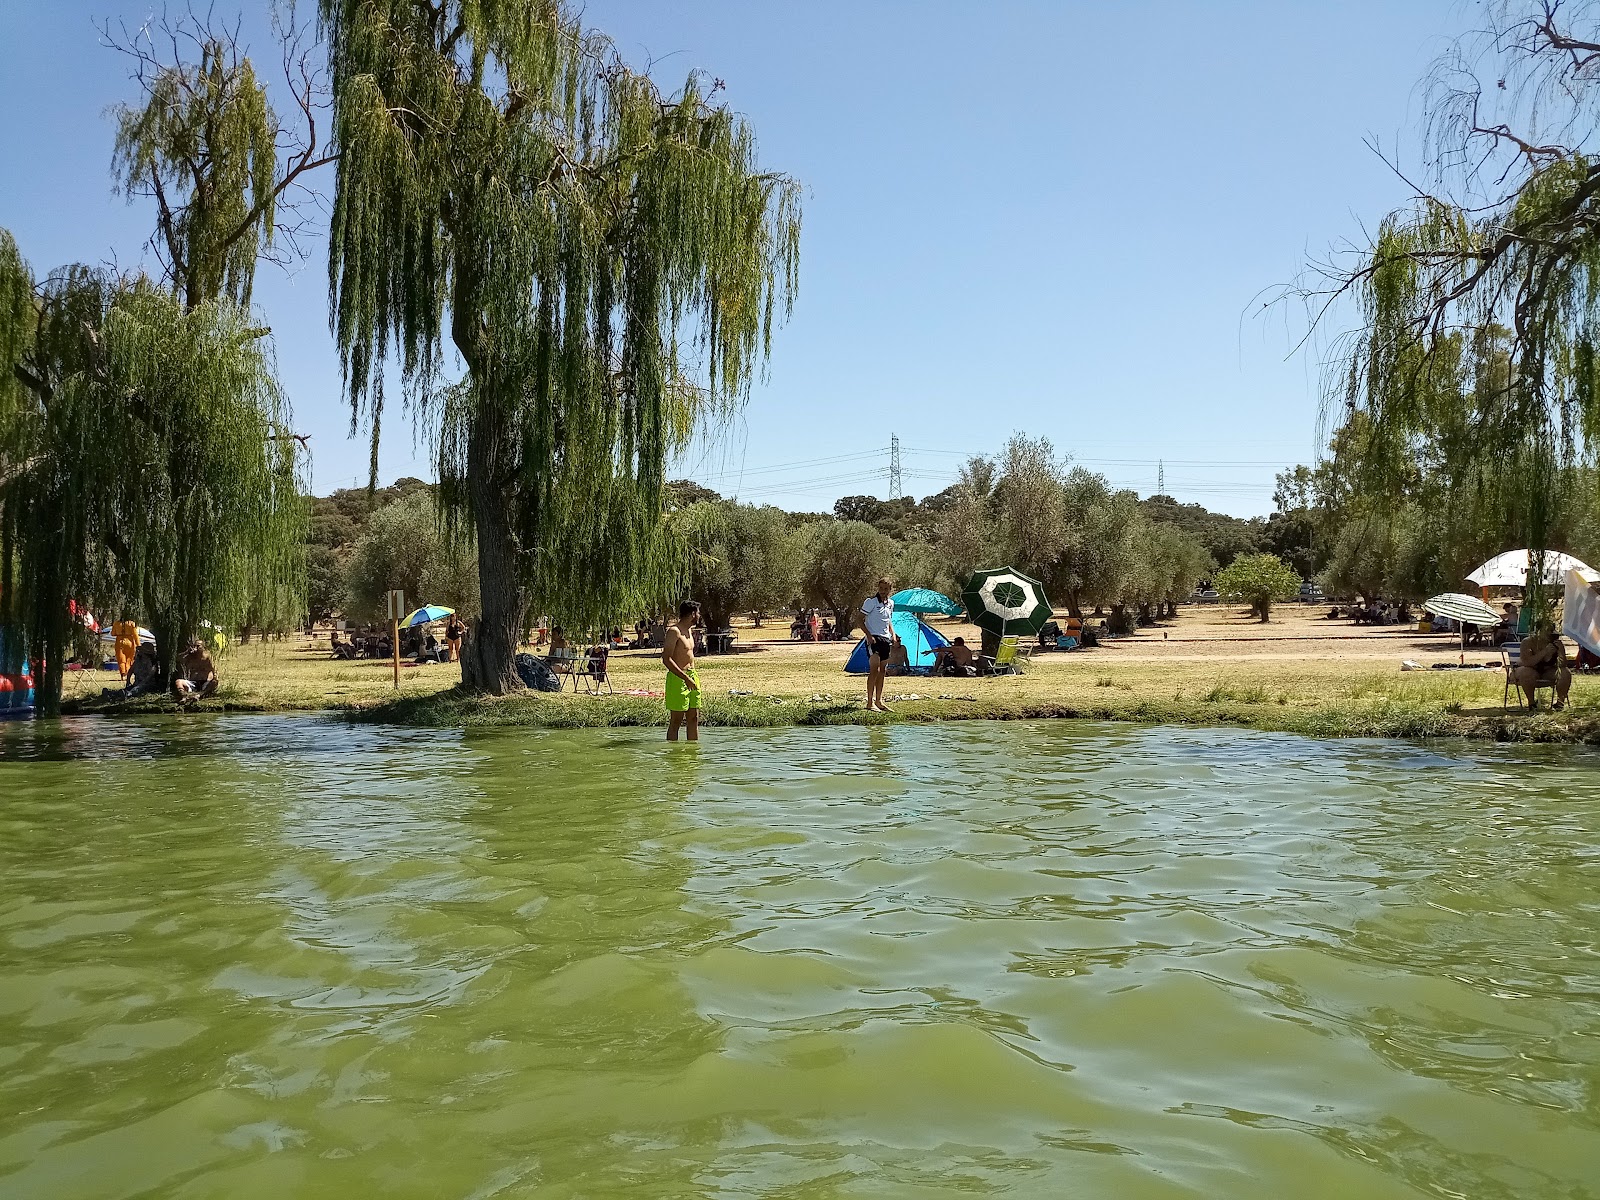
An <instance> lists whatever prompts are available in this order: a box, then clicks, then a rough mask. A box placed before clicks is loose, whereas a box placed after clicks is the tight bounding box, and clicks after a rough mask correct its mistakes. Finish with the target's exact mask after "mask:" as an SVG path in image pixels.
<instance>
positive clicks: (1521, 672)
mask: <svg viewBox="0 0 1600 1200" xmlns="http://www.w3.org/2000/svg"><path fill="white" fill-rule="evenodd" d="M1516 684H1517V686H1518V687H1519V688H1521V689H1522V692H1523V694H1524V695H1525V696H1527V698H1528V708H1529V710H1530V711H1531V710H1532V709H1533V708H1535V707H1536V703H1535V700H1534V696H1535V695H1536V692H1535V689H1537V688H1541V687H1554V689H1555V693H1556V698H1555V702H1554V703H1553V704H1552V705H1551V706H1550V707H1551V710H1552V711H1554V712H1560V711H1561V710H1562V709H1563V708H1565V707H1566V706H1567V692H1568V691H1570V690H1571V688H1572V672H1571V671H1570V670H1568V669H1567V647H1566V645H1565V644H1564V643H1563V642H1562V640H1561V639H1560V637H1558V636H1557V635H1556V627H1555V624H1554V623H1553V622H1552V621H1550V620H1549V619H1548V618H1546V619H1544V620H1541V621H1540V622H1539V623H1538V624H1537V625H1535V626H1534V630H1533V633H1532V634H1530V635H1529V636H1528V637H1527V638H1525V639H1523V642H1522V654H1521V659H1520V661H1519V664H1518V666H1517V674H1516Z"/></svg>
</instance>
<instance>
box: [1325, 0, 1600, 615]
mask: <svg viewBox="0 0 1600 1200" xmlns="http://www.w3.org/2000/svg"><path fill="white" fill-rule="evenodd" d="M1597 46H1600V6H1597V5H1596V4H1594V3H1592V2H1588V0H1512V2H1507V3H1502V4H1495V5H1490V6H1487V8H1486V11H1485V24H1484V26H1483V27H1482V29H1481V30H1480V31H1478V32H1475V33H1473V34H1471V35H1469V36H1468V37H1466V38H1464V39H1461V40H1460V41H1458V42H1457V43H1456V44H1454V45H1452V46H1451V47H1450V48H1449V49H1448V50H1447V51H1446V52H1445V54H1443V55H1442V56H1441V58H1440V60H1439V63H1438V65H1437V67H1436V69H1435V71H1434V72H1433V73H1432V75H1431V77H1430V79H1429V80H1428V83H1427V89H1426V95H1427V97H1428V111H1427V114H1426V128H1427V129H1428V132H1429V141H1428V144H1427V146H1426V151H1425V156H1426V161H1428V162H1430V163H1432V164H1434V165H1436V166H1437V167H1438V168H1439V169H1438V172H1437V176H1436V178H1435V179H1434V180H1431V181H1425V182H1424V183H1423V184H1422V185H1421V186H1419V187H1418V188H1417V190H1416V194H1415V195H1414V197H1413V198H1412V200H1411V201H1410V203H1408V204H1407V205H1406V206H1404V207H1402V208H1400V209H1398V210H1396V211H1394V212H1392V213H1390V214H1389V215H1388V216H1387V217H1386V218H1384V219H1383V220H1382V221H1381V222H1380V223H1379V224H1378V226H1377V233H1376V236H1375V237H1374V238H1373V239H1372V241H1371V243H1370V245H1369V246H1367V247H1366V248H1365V249H1364V251H1363V252H1362V253H1361V254H1360V255H1359V256H1357V257H1356V258H1355V260H1354V261H1353V262H1352V263H1347V262H1346V261H1344V260H1340V261H1336V262H1333V263H1327V264H1322V265H1319V266H1317V267H1315V268H1314V269H1313V270H1312V271H1311V272H1310V273H1309V280H1308V282H1306V283H1305V285H1304V286H1302V287H1301V288H1299V289H1297V290H1298V292H1299V294H1300V295H1301V296H1302V297H1303V298H1305V299H1307V300H1310V301H1311V302H1312V304H1313V305H1314V311H1316V312H1317V313H1324V312H1327V311H1329V308H1330V303H1331V302H1332V301H1334V300H1335V299H1339V298H1344V297H1348V298H1350V299H1352V300H1353V301H1354V302H1355V306H1356V308H1357V310H1358V312H1359V315H1360V328H1359V329H1358V330H1357V331H1356V333H1355V335H1354V336H1353V337H1352V338H1350V339H1348V340H1347V341H1346V343H1345V344H1346V346H1347V353H1345V354H1343V355H1341V356H1339V358H1338V360H1337V361H1336V362H1334V363H1333V364H1332V370H1331V373H1330V376H1329V384H1330V386H1329V393H1330V397H1329V398H1330V402H1332V403H1338V404H1339V405H1340V406H1341V408H1342V409H1343V411H1344V412H1346V413H1347V414H1349V415H1350V418H1351V419H1359V420H1360V421H1361V422H1363V424H1364V431H1365V434H1366V436H1365V437H1363V438H1362V439H1361V442H1360V444H1359V445H1358V446H1357V447H1356V448H1355V450H1356V452H1355V455H1354V457H1355V460H1356V462H1355V465H1356V466H1358V467H1359V474H1360V476H1361V479H1360V483H1359V487H1360V490H1361V491H1362V492H1364V493H1365V494H1366V495H1368V496H1371V497H1375V498H1377V497H1384V498H1388V499H1389V500H1391V502H1392V501H1393V500H1394V499H1395V498H1397V497H1398V496H1399V495H1402V494H1405V493H1406V491H1407V489H1408V486H1409V483H1410V479H1411V477H1412V476H1413V474H1414V472H1415V471H1416V469H1417V466H1418V464H1422V465H1423V466H1424V468H1425V469H1427V471H1428V473H1430V474H1433V473H1437V474H1438V476H1439V478H1440V480H1441V482H1442V483H1443V484H1444V485H1445V490H1446V491H1449V492H1456V493H1459V494H1462V495H1468V494H1473V493H1476V494H1477V495H1481V496H1485V497H1487V499H1488V503H1487V504H1486V505H1484V506H1483V509H1482V511H1485V512H1487V511H1492V510H1493V509H1495V508H1499V509H1501V510H1502V511H1508V514H1509V513H1514V517H1513V520H1512V523H1513V524H1514V526H1515V527H1516V530H1517V533H1518V536H1519V537H1521V538H1522V539H1523V540H1522V542H1521V544H1524V545H1527V546H1529V547H1530V548H1531V549H1533V550H1534V552H1535V555H1536V557H1537V556H1538V555H1542V554H1543V552H1544V551H1546V550H1548V549H1553V548H1555V542H1556V541H1557V539H1558V537H1559V534H1560V530H1561V529H1562V527H1563V526H1564V525H1565V524H1566V523H1567V521H1568V520H1569V518H1570V514H1571V513H1572V511H1573V510H1574V507H1575V506H1576V505H1579V504H1580V503H1581V499H1580V498H1579V497H1577V496H1575V495H1574V494H1573V493H1571V492H1570V491H1568V490H1567V489H1566V487H1565V486H1564V483H1565V481H1567V480H1569V479H1571V478H1572V477H1573V475H1572V472H1573V471H1574V470H1575V469H1576V468H1578V467H1580V466H1583V465H1585V464H1587V463H1588V462H1591V461H1592V460H1593V457H1594V454H1595V452H1596V450H1597V449H1600V446H1597V443H1596V430H1600V387H1596V382H1597V379H1600V375H1597V366H1596V364H1597V361H1600V359H1597V354H1596V350H1597V346H1600V275H1597V272H1596V268H1597V264H1600V160H1597V159H1596V158H1595V156H1594V154H1593V152H1592V148H1591V145H1590V143H1591V141H1592V139H1593V135H1594V132H1595V130H1596V127H1597V117H1600V108H1597V104H1600V75H1597V73H1596V71H1595V66H1596V65H1597V63H1600V57H1597V54H1600V51H1597V49H1596V47H1597ZM1347 423H1348V422H1347ZM1503 532H1506V533H1509V532H1510V530H1505V531H1503ZM1464 540H1465V539H1463V541H1464ZM1448 569H1452V570H1453V568H1448ZM1535 577H1536V578H1537V575H1536V576H1535ZM1542 590H1543V589H1542V588H1541V587H1538V586H1535V587H1534V588H1533V589H1531V594H1530V597H1529V599H1530V601H1532V602H1534V603H1536V604H1537V603H1541V602H1542V597H1541V595H1540V593H1541V592H1542Z"/></svg>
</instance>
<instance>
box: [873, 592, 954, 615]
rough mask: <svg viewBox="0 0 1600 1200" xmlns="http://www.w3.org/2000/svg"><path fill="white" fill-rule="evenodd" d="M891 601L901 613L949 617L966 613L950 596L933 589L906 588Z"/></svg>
mask: <svg viewBox="0 0 1600 1200" xmlns="http://www.w3.org/2000/svg"><path fill="white" fill-rule="evenodd" d="M889 599H891V600H893V601H894V606H895V607H896V608H897V609H899V610H900V611H901V612H914V613H942V614H944V615H945V616H947V617H959V616H960V615H961V614H962V612H963V611H965V610H964V609H962V607H961V605H960V604H958V603H957V602H956V601H954V600H952V599H950V597H949V596H945V595H941V594H940V593H939V592H936V591H934V590H933V589H932V588H906V590H905V591H903V592H896V593H895V594H894V595H893V596H890V597H889Z"/></svg>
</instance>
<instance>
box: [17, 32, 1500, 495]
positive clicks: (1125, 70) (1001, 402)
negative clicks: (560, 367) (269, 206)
mask: <svg viewBox="0 0 1600 1200" xmlns="http://www.w3.org/2000/svg"><path fill="white" fill-rule="evenodd" d="M6 7H7V8H9V9H11V15H12V18H13V19H12V20H10V21H8V22H7V34H8V37H7V40H6V43H5V45H4V47H3V48H0V111H3V112H5V113H6V114H7V118H6V120H5V121H4V122H3V123H0V163H4V164H5V167H4V170H0V225H4V226H6V227H8V228H10V229H11V230H12V232H13V233H14V234H15V235H16V238H17V240H18V242H19V244H20V245H21V248H22V250H23V253H24V254H25V255H26V256H27V257H28V258H29V260H30V261H31V262H32V263H33V264H34V267H35V269H36V270H40V271H42V270H44V269H47V268H49V267H52V266H55V265H57V264H60V263H64V262H68V261H74V260H77V261H91V262H98V261H110V260H113V259H115V260H116V261H118V262H120V263H122V264H123V265H131V264H133V263H135V262H137V261H138V259H139V256H140V253H141V246H142V243H143V240H144V238H145V236H146V235H147V234H148V232H149V228H150V224H151V221H150V214H149V212H148V211H147V210H145V209H144V208H142V207H140V206H137V205H136V206H133V207H129V206H126V205H125V204H124V203H123V202H122V201H121V200H119V199H117V198H116V197H115V196H114V195H113V194H112V192H111V186H110V178H109V175H108V173H107V167H108V163H109V159H110V151H111V138H112V129H111V123H110V121H109V119H108V118H107V116H106V115H105V110H106V108H107V107H108V106H109V105H111V104H114V103H116V102H117V101H119V100H122V99H127V98H131V96H132V92H131V85H130V84H129V83H128V82H127V80H126V77H125V70H124V65H123V62H122V60H121V59H120V57H119V56H118V55H117V54H115V53H114V52H113V51H111V50H108V49H104V48H102V47H101V46H100V45H99V43H98V35H97V32H96V29H95V27H94V24H93V21H94V19H95V18H102V17H108V16H109V17H113V18H117V17H120V18H124V19H127V20H128V21H130V22H131V23H132V22H137V21H139V20H141V19H142V18H143V17H144V16H145V15H146V14H147V13H148V11H149V8H150V6H149V5H148V4H133V3H126V2H123V0H50V2H48V3H46V2H42V0H39V2H29V0H11V2H10V3H9V4H7V5H6ZM244 7H248V8H249V9H250V10H251V19H250V21H249V22H248V23H247V31H249V32H250V34H251V36H252V39H253V42H254V47H255V49H256V50H257V52H258V57H260V58H262V59H265V60H267V63H270V64H273V65H275V63H276V52H275V50H274V49H273V48H272V47H271V45H270V43H269V42H268V39H267V37H266V35H265V23H264V21H262V20H261V18H260V12H261V11H262V10H263V8H264V5H263V3H262V0H250V2H249V3H247V4H246V5H245V6H244ZM229 8H230V6H229V3H228V0H217V9H218V11H219V12H223V11H228V10H229ZM302 8H303V9H309V8H310V4H309V3H308V2H307V0H302ZM1475 9H1476V6H1475V5H1468V6H1464V7H1457V6H1454V5H1446V4H1440V3H1437V0H1435V2H1432V3H1428V2H1423V0H1354V2H1352V0H1341V2H1340V3H1332V2H1324V3H1316V4H1313V3H1283V2H1282V0H1272V2H1268V0H1258V2H1245V0H1237V2H1224V0H1209V2H1207V3H1197V2H1194V0H1187V2H1182V0H1173V2H1167V3H1118V4H1105V3H1065V2H1048V0H1037V2H1033V3H1024V2H1021V0H986V2H985V3H982V4H972V3H958V2H957V0H926V2H922V3H913V2H911V0H894V2H890V0H853V2H850V3H843V2H836V0H807V2H806V3H804V4H798V3H791V4H779V3H752V2H750V0H589V3H588V5H587V12H588V17H589V20H590V23H591V24H593V25H596V26H598V27H599V28H601V29H603V30H605V31H606V32H608V33H609V34H611V35H612V36H613V37H614V38H615V39H616V40H617V42H618V43H619V45H620V46H621V48H622V49H623V51H624V53H625V54H626V55H627V56H628V57H629V58H630V59H631V60H632V61H634V62H635V63H636V64H637V63H641V62H643V61H645V60H646V59H651V60H654V62H655V64H656V73H657V76H658V78H660V79H661V80H662V81H663V82H664V83H675V82H676V81H677V79H678V78H679V77H681V76H682V75H683V74H685V73H686V72H687V71H688V69H689V68H691V67H702V68H704V69H706V70H708V71H710V72H712V73H713V74H714V75H716V76H718V77H720V78H722V79H724V80H725V81H726V82H727V88H728V93H727V94H728V96H729V97H730V98H731V100H732V102H733V104H734V105H735V106H736V107H738V108H739V109H740V110H741V111H743V112H744V113H746V114H747V115H748V116H749V117H750V119H751V120H752V121H753V122H754V124H755V127H756V129H757V131H758V134H759V137H760V141H761V148H762V157H763V161H764V163H765V165H767V166H768V167H771V168H775V169H781V170H785V171H788V172H789V173H791V174H793V175H794V176H796V177H797V178H799V179H800V180H801V182H802V183H803V184H804V186H805V188H806V192H807V200H806V209H805V233H804V238H803V245H802V266H801V285H800V296H799V303H798V305H797V308H796V311H795V314H794V319H793V320H792V322H791V323H790V324H789V326H788V327H787V328H785V329H784V330H782V331H781V332H780V334H779V336H778V338H777V342H776V348H775V352H774V354H773V358H772V363H771V372H770V380H769V381H768V382H767V383H765V384H763V385H758V387H757V389H756V391H755V393H754V395H753V397H752V400H751V404H750V406H749V408H748V410H747V411H746V413H745V414H744V416H743V418H742V419H741V420H740V421H739V423H738V424H737V425H736V427H735V428H733V429H731V430H730V431H728V433H727V435H726V436H725V437H724V438H723V439H722V441H721V443H720V444H719V445H718V446H717V447H716V448H715V449H714V450H712V451H710V452H708V453H705V454H703V455H701V456H699V457H698V459H697V460H696V461H695V462H692V463H690V464H687V465H686V468H685V470H686V473H690V474H693V475H695V476H696V477H697V478H700V479H702V480H703V481H704V482H707V483H709V484H710V485H711V486H713V487H716V488H718V489H719V490H721V491H723V492H725V493H730V494H733V493H736V494H739V495H740V496H742V497H745V498H748V499H751V500H756V501H761V502H770V503H776V504H781V505H783V506H785V507H788V508H801V509H811V510H822V509H826V508H828V507H829V506H831V504H832V502H833V500H834V499H835V498H836V497H838V496H839V495H844V494H850V493H856V492H868V493H873V494H877V495H886V494H887V480H886V474H887V472H886V468H887V461H888V456H887V453H886V449H885V448H886V447H887V446H888V444H889V439H890V435H891V433H898V434H899V436H900V439H901V442H902V444H903V445H904V446H905V447H906V453H905V456H904V462H905V471H906V481H905V482H906V490H907V491H908V492H910V493H912V494H914V495H919V496H920V495H923V494H925V493H928V492H932V491H937V490H938V489H939V488H941V487H943V486H944V485H945V484H946V483H948V482H949V481H950V480H951V479H952V478H953V476H954V471H955V467H956V464H957V463H958V462H959V459H960V455H961V454H962V453H963V452H971V451H993V450H994V449H996V448H998V447H999V445H1000V444H1001V443H1003V442H1004V441H1005V439H1006V438H1007V437H1008V436H1009V435H1010V434H1011V433H1012V431H1014V430H1024V431H1027V432H1029V433H1034V434H1040V433H1042V434H1045V435H1047V436H1049V437H1050V438H1051V440H1052V441H1053V442H1054V443H1055V444H1056V446H1057V447H1058V448H1059V449H1060V450H1062V451H1064V452H1066V453H1070V454H1071V455H1072V456H1073V457H1074V458H1075V459H1076V460H1078V461H1080V462H1083V463H1085V464H1086V465H1089V466H1091V467H1094V468H1095V469H1098V470H1101V471H1103V472H1104V473H1105V474H1106V475H1107V476H1108V477H1109V478H1110V479H1111V480H1112V481H1113V482H1114V483H1118V484H1121V485H1124V486H1130V487H1134V488H1136V489H1137V490H1138V491H1140V492H1141V493H1149V492H1152V491H1154V490H1155V483H1156V465H1155V464H1156V462H1157V460H1161V459H1164V460H1165V461H1166V464H1167V466H1166V480H1167V491H1168V492H1170V493H1172V494H1174V495H1175V496H1177V497H1178V498H1179V499H1180V500H1195V501H1199V502H1201V503H1204V504H1206V505H1207V506H1208V507H1212V508H1218V509H1222V510H1224V511H1227V512H1233V513H1237V514H1240V515H1251V514H1256V513H1265V512H1268V511H1270V510H1271V507H1272V503H1271V491H1272V475H1273V472H1274V471H1275V470H1276V469H1279V468H1280V467H1282V466H1286V465H1290V464H1292V463H1295V462H1301V461H1310V460H1311V458H1312V457H1313V456H1314V455H1315V453H1316V451H1317V448H1318V441H1317V429H1318V420H1317V416H1318V410H1319V403H1318V392H1319V384H1318V373H1317V366H1316V364H1315V362H1313V361H1311V360H1310V359H1308V358H1307V357H1306V356H1304V355H1301V356H1297V357H1293V358H1290V357H1287V355H1288V351H1289V348H1290V345H1291V343H1292V341H1293V340H1294V337H1295V336H1296V335H1298V333H1299V332H1300V326H1299V324H1298V323H1297V322H1298V319H1299V318H1298V314H1297V313H1292V312H1291V313H1285V314H1280V315H1279V316H1277V317H1276V318H1274V319H1271V320H1268V321H1261V320H1258V319H1255V318H1252V317H1250V316H1248V315H1247V310H1248V309H1250V308H1251V305H1252V298H1253V297H1256V296H1257V295H1258V293H1260V292H1261V291H1262V290H1263V289H1268V288H1271V287H1272V286H1273V285H1275V284H1279V283H1282V282H1284V281H1285V280H1288V279H1290V278H1291V277H1292V276H1293V275H1294V274H1295V273H1296V271H1297V270H1298V269H1299V266H1300V264H1301V263H1302V262H1303V261H1304V259H1305V258H1306V256H1307V255H1308V254H1317V253H1319V252H1321V251H1323V250H1325V249H1326V247H1327V246H1328V245H1329V244H1330V243H1333V242H1335V241H1338V240H1340V239H1343V238H1347V237H1351V236H1354V235H1356V234H1358V232H1359V230H1360V226H1361V223H1362V222H1365V223H1367V224H1369V225H1370V224H1371V223H1373V222H1375V220H1376V219H1377V218H1378V217H1379V216H1381V215H1382V213H1384V212H1385V211H1387V210H1388V209H1390V208H1392V207H1393V206H1395V205H1396V204H1397V203H1399V202H1401V201H1402V200H1403V199H1404V189H1403V186H1402V185H1401V184H1400V183H1399V182H1398V181H1397V180H1396V179H1395V178H1394V177H1393V176H1392V175H1391V174H1390V173H1389V172H1388V170H1387V169H1386V168H1385V167H1384V166H1383V164H1382V163H1381V162H1380V161H1378V159H1377V158H1376V157H1375V156H1374V155H1373V154H1372V153H1371V152H1370V151H1368V150H1367V149H1366V148H1365V146H1364V145H1363V141H1362V140H1363V138H1364V137H1365V136H1367V135H1369V134H1370V135H1375V136H1376V137H1378V138H1379V139H1380V140H1381V141H1382V142H1383V143H1384V144H1385V145H1386V146H1395V145H1398V146H1399V148H1400V151H1401V153H1402V154H1403V155H1406V156H1410V157H1412V158H1414V147H1415V144H1416V136H1415V134H1416V126H1417V111H1416V93H1415V86H1416V82H1417V80H1418V78H1419V77H1420V76H1421V74H1422V73H1423V71H1424V70H1425V69H1426V67H1427V65H1428V63H1429V62H1430V61H1431V60H1432V59H1433V57H1434V56H1435V55H1436V54H1437V53H1438V52H1439V51H1440V50H1441V49H1442V48H1443V45H1444V42H1445V39H1446V38H1448V37H1449V36H1450V35H1452V34H1454V33H1455V32H1456V31H1457V30H1458V29H1459V28H1460V27H1461V25H1462V23H1463V22H1464V21H1466V20H1468V19H1469V18H1470V16H1471V15H1472V13H1473V12H1474V11H1475ZM24 14H25V15H24ZM323 182H324V183H325V184H326V183H331V179H325V180H324V181H323ZM321 255H322V245H321V243H320V242H318V243H315V244H314V245H313V257H312V259H311V261H309V262H308V263H306V265H305V266H304V267H303V268H302V269H301V270H299V271H298V273H296V274H294V275H293V276H290V277H286V276H285V275H283V274H282V273H281V272H279V271H277V270H276V269H275V268H271V267H268V268H264V269H263V274H262V278H261V282H260V283H259V285H258V288H257V300H258V303H259V304H260V305H261V307H262V308H263V310H264V312H265V314H266V316H267V318H268V320H269V321H270V323H271V324H272V326H273V328H274V331H275V334H276V339H277V350H278V357H279V362H280V367H281V371H282V375H283V377H284V380H285V382H286V384H287V385H288V387H289V390H290V394H291V396H292V398H293V401H294V405H295V412H296V424H297V425H298V427H299V428H300V429H302V430H303V431H305V432H308V433H310V434H312V435H313V440H312V443H311V444H312V449H313V452H314V456H315V457H314V463H315V466H314V473H315V484H316V486H317V488H318V490H319V491H326V490H328V489H330V488H333V487H338V486H348V485H350V484H351V483H353V482H356V481H362V482H364V480H365V472H366V460H367V451H366V443H365V440H364V437H363V438H357V439H355V440H351V439H350V438H349V437H348V436H347V435H348V432H349V414H348V411H347V410H346V409H345V408H344V406H343V405H342V403H341V400H340V396H339V382H338V374H337V364H336V360H335V357H334V352H333V348H332V343H331V340H330V338H329V335H328V331H327V320H326V304H327V301H326V283H325V274H324V266H323V261H322V256H321ZM879 450H885V452H884V453H881V454H871V453H869V452H874V451H879ZM846 456H854V457H846ZM818 460H834V461H818ZM788 464H802V465H799V466H794V467H789V466H788ZM405 474H415V475H421V476H423V477H428V476H429V475H430V471H429V468H428V454H427V451H426V449H425V448H421V449H419V444H418V441H417V438H416V436H415V435H414V433H413V431H412V430H411V429H410V428H408V427H407V426H405V425H404V424H403V423H402V421H401V420H400V417H399V414H398V412H396V413H394V414H393V415H392V416H391V417H390V419H389V421H388V430H387V432H386V435H385V443H384V448H383V453H382V458H381V477H382V480H383V481H385V482H387V481H388V480H390V479H393V478H395V477H396V476H399V475H405Z"/></svg>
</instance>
